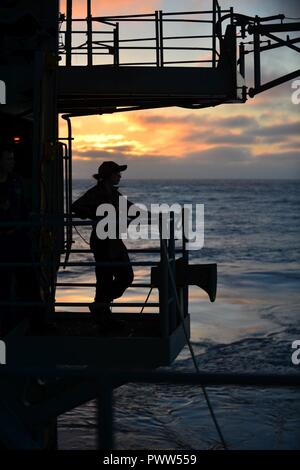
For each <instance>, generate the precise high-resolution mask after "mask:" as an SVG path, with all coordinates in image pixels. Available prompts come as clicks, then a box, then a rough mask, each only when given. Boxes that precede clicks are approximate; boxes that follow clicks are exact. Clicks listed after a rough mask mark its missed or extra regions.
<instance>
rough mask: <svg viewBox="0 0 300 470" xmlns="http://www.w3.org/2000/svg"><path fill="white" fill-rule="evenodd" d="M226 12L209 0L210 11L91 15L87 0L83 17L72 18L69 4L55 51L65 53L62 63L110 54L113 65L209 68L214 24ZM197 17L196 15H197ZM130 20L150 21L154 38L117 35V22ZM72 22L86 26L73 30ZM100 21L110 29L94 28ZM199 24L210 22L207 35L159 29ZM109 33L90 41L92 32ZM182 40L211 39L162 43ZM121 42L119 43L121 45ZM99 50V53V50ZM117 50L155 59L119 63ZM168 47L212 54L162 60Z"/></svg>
mask: <svg viewBox="0 0 300 470" xmlns="http://www.w3.org/2000/svg"><path fill="white" fill-rule="evenodd" d="M227 13H231V10H230V9H224V10H222V9H221V8H220V6H219V3H218V1H217V0H212V9H211V10H202V11H201V10H196V11H181V12H166V13H165V12H163V11H161V10H160V11H156V12H155V13H150V14H134V15H112V16H95V17H93V16H92V12H91V5H90V2H88V3H87V16H86V17H85V18H73V17H72V8H70V6H69V10H68V11H67V16H66V20H65V21H62V22H61V25H63V24H65V25H66V29H65V30H60V34H61V35H62V36H64V38H65V41H64V42H65V45H63V46H62V47H60V50H59V52H60V53H61V54H63V55H66V65H67V66H70V65H72V56H73V55H78V56H81V55H85V56H87V65H88V66H92V65H93V56H97V55H111V56H112V57H113V64H114V65H118V66H119V65H126V66H130V65H156V66H157V67H162V66H164V65H171V64H194V63H199V64H201V63H207V64H211V65H212V67H214V68H215V67H216V66H217V57H218V53H219V51H218V49H217V40H218V39H219V38H218V35H217V31H216V23H217V21H219V20H220V18H221V16H222V15H224V14H227ZM203 15H209V16H210V18H203ZM199 16H200V18H199ZM132 22H138V23H140V22H146V23H149V22H150V23H153V25H154V29H155V36H154V37H145V38H121V39H120V33H119V25H120V23H132ZM73 23H74V24H78V23H82V24H83V25H86V29H83V30H80V29H78V28H76V29H74V30H73V27H72V26H73ZM99 23H100V24H103V25H106V26H109V27H110V28H112V29H111V30H108V31H106V30H105V29H101V30H96V29H95V27H94V26H95V24H99ZM168 23H171V24H174V23H175V24H177V23H181V24H184V23H186V24H191V23H192V24H199V25H200V26H201V25H203V24H204V25H205V24H207V25H212V33H211V34H203V35H201V34H200V35H190V36H186V35H178V36H176V35H172V36H170V35H164V32H163V25H164V24H168ZM84 34H86V36H87V40H86V41H84V42H83V43H81V44H79V45H74V44H72V37H80V36H82V35H84ZM103 34H104V35H106V37H107V36H108V35H111V39H105V40H104V41H101V42H100V41H99V39H97V40H93V37H94V38H95V35H96V36H97V37H99V35H100V36H101V35H103ZM185 39H212V45H211V47H207V48H206V47H170V46H166V44H165V42H166V41H170V40H185ZM147 41H153V42H154V44H153V46H141V47H134V46H128V45H126V44H128V43H133V42H147ZM121 44H123V46H121ZM100 50H102V51H103V52H99V51H100ZM121 50H152V51H154V52H155V51H156V60H155V61H153V62H152V61H147V62H144V61H142V62H139V63H137V62H134V63H132V62H128V61H127V62H120V58H119V52H120V51H121ZM168 50H173V51H175V50H178V51H180V50H186V51H196V50H199V51H203V50H205V51H210V52H211V53H212V57H211V59H210V60H207V61H203V60H201V59H197V60H193V59H191V60H186V61H181V60H178V61H176V60H174V61H170V60H165V58H164V51H168Z"/></svg>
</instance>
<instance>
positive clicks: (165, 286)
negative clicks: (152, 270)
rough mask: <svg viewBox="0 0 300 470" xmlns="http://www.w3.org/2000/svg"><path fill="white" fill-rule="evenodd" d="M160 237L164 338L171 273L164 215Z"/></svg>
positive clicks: (167, 322)
mask: <svg viewBox="0 0 300 470" xmlns="http://www.w3.org/2000/svg"><path fill="white" fill-rule="evenodd" d="M159 236H160V279H159V316H160V326H161V334H162V336H163V337H166V336H168V335H169V282H168V281H169V273H168V258H167V256H168V254H167V251H166V249H165V248H166V240H164V239H163V226H162V214H161V213H160V214H159Z"/></svg>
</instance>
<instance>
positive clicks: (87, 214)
mask: <svg viewBox="0 0 300 470" xmlns="http://www.w3.org/2000/svg"><path fill="white" fill-rule="evenodd" d="M119 197H123V196H122V194H121V193H120V192H119V191H118V189H117V188H113V189H112V194H109V193H108V192H107V191H106V189H105V188H104V186H103V185H102V184H101V183H99V184H97V185H96V186H93V187H92V188H91V189H89V190H88V191H87V192H86V193H85V194H83V196H81V197H80V198H79V199H77V201H75V202H73V204H72V207H71V209H72V212H74V214H75V215H76V216H77V217H79V218H81V219H91V220H96V219H97V216H96V211H97V208H98V206H100V204H104V203H105V204H108V203H109V204H112V205H113V206H114V207H115V209H116V212H117V214H118V211H119ZM132 204H133V203H132V202H130V201H128V200H127V207H128V208H129V207H130V206H131V205H132Z"/></svg>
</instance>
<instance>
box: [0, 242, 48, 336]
mask: <svg viewBox="0 0 300 470" xmlns="http://www.w3.org/2000/svg"><path fill="white" fill-rule="evenodd" d="M32 260H33V258H32V247H31V242H30V239H29V237H28V236H27V235H26V234H21V233H18V234H12V235H0V264H1V263H30V261H32ZM11 301H13V302H22V301H23V302H40V301H41V296H40V289H39V284H38V276H37V272H36V268H33V267H30V266H28V267H9V266H6V267H1V266H0V302H8V303H9V302H11ZM24 318H28V320H29V321H30V326H31V329H34V328H35V327H37V329H38V328H39V327H40V325H41V324H42V322H43V319H42V315H41V308H38V307H32V306H27V307H26V306H25V305H24V306H16V307H12V306H10V305H7V306H3V305H2V306H0V336H1V335H4V334H6V333H7V332H8V331H10V330H11V329H12V328H13V327H14V326H16V325H17V324H18V323H19V322H20V321H21V320H22V319H24Z"/></svg>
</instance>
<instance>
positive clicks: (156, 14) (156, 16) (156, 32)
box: [155, 10, 160, 67]
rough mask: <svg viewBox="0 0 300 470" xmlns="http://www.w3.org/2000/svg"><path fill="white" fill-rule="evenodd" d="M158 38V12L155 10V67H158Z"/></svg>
mask: <svg viewBox="0 0 300 470" xmlns="http://www.w3.org/2000/svg"><path fill="white" fill-rule="evenodd" d="M159 47H160V39H159V14H158V11H157V10H156V11H155V50H156V67H160V54H159Z"/></svg>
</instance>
